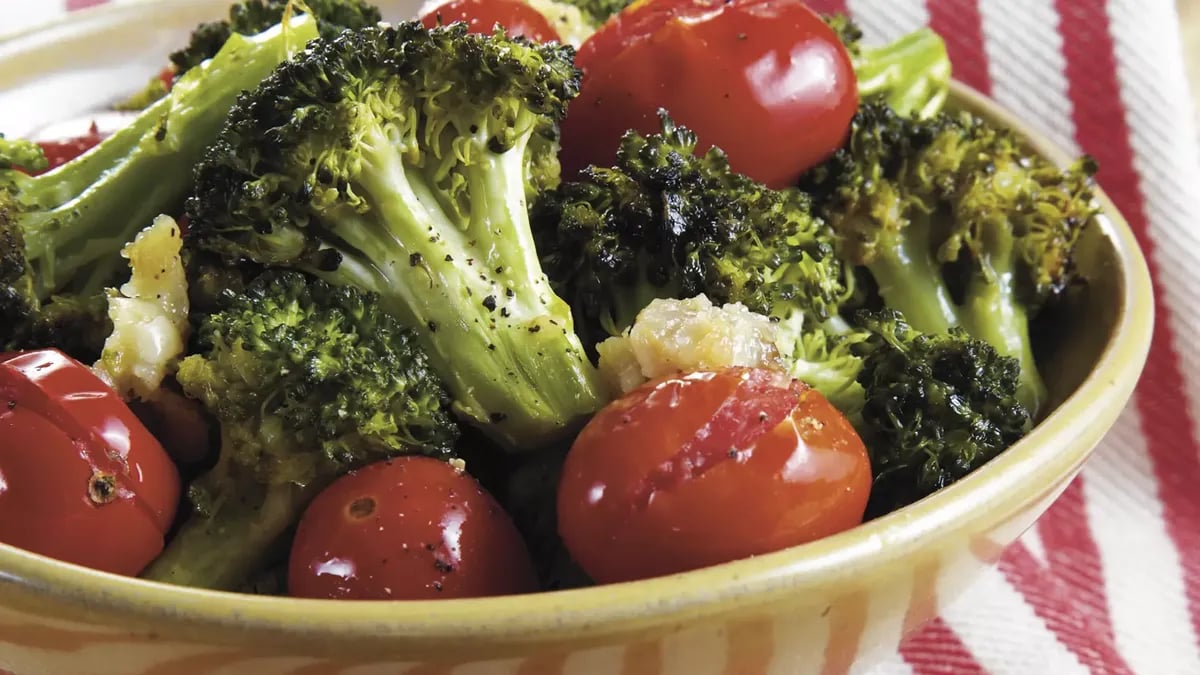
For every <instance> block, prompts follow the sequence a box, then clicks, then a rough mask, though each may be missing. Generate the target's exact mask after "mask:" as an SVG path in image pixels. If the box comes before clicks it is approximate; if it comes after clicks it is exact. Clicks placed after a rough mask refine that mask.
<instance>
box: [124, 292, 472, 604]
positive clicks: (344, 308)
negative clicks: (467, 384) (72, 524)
mask: <svg viewBox="0 0 1200 675" xmlns="http://www.w3.org/2000/svg"><path fill="white" fill-rule="evenodd" d="M222 300H223V302H222V304H223V307H222V309H221V310H220V311H218V312H217V313H215V314H211V315H209V316H207V317H206V318H205V319H204V320H203V321H202V322H201V324H200V327H199V330H198V332H197V335H196V345H197V348H196V351H195V352H194V353H193V354H191V355H190V356H188V357H187V358H185V359H184V360H183V362H182V363H181V364H180V366H179V372H178V374H177V376H176V377H177V380H178V382H179V384H180V386H181V387H182V388H183V391H184V393H185V394H187V395H188V396H191V397H193V398H196V399H199V400H200V401H201V402H202V403H203V404H204V406H205V407H206V408H207V409H208V410H209V412H210V413H211V414H212V415H213V416H214V417H215V418H216V419H217V420H218V422H219V423H220V436H221V449H220V455H219V459H218V460H217V464H216V466H214V467H213V468H212V469H211V470H210V471H209V472H208V473H206V474H205V475H203V476H202V477H200V478H198V479H197V480H196V481H194V482H193V483H192V485H191V486H190V487H189V489H188V496H189V499H190V501H191V503H192V505H193V508H194V513H193V514H192V516H191V517H190V518H189V519H188V520H187V521H185V522H184V524H183V526H182V529H181V530H180V531H179V532H178V534H176V535H175V537H174V538H173V539H172V540H171V542H170V544H169V545H168V546H167V548H166V550H165V551H164V552H163V554H162V556H160V557H159V559H158V560H156V561H155V562H154V563H153V564H152V565H151V566H150V568H149V569H148V570H147V571H146V572H145V573H144V574H143V576H145V577H146V578H149V579H153V580H157V581H166V582H171V583H175V584H182V585H188V586H200V587H205V588H215V589H232V588H236V587H238V586H240V585H242V584H243V583H245V582H247V581H248V580H249V579H250V578H251V576H252V575H253V574H255V573H256V572H258V571H260V567H261V565H262V564H263V563H264V562H265V561H267V560H268V559H269V557H270V555H271V553H272V549H273V547H274V546H276V545H277V544H278V543H279V542H280V540H281V538H284V537H285V535H286V533H287V531H288V529H289V528H290V527H291V526H292V525H294V524H295V522H296V521H297V520H298V519H299V517H300V514H301V512H302V510H303V508H304V506H305V505H306V504H307V502H308V501H309V500H311V498H312V497H313V496H314V495H315V493H316V492H318V491H320V490H321V488H323V487H324V486H325V485H327V484H328V483H330V482H331V481H332V480H333V479H334V478H336V477H337V476H339V475H341V474H343V473H345V472H346V471H348V470H351V469H353V468H355V467H358V466H363V465H365V464H367V463H369V462H371V461H374V460H378V459H382V458H384V457H388V456H392V455H397V454H402V453H422V454H428V455H433V456H438V457H449V455H450V453H451V451H452V449H453V444H454V442H455V439H456V438H457V428H456V425H455V422H454V419H453V417H452V415H451V413H450V409H449V397H448V396H447V394H446V393H445V391H444V390H443V389H442V386H441V384H440V382H439V381H438V379H437V376H436V375H435V374H434V373H433V371H432V370H431V369H430V367H429V363H428V360H427V358H426V357H425V355H424V353H423V352H422V351H421V349H420V346H419V345H418V341H417V339H416V336H415V335H414V334H413V332H412V331H410V330H408V329H406V328H403V327H402V326H401V325H400V324H399V323H398V322H396V321H395V320H394V319H393V318H392V317H391V316H390V315H389V314H387V313H385V312H382V311H380V309H379V306H378V299H377V298H376V297H375V296H373V295H371V294H368V293H364V292H361V291H358V290H356V289H352V288H347V287H338V286H331V285H329V284H326V283H325V282H322V281H320V280H317V279H314V278H311V277H308V276H307V275H304V274H302V273H299V272H288V271H271V272H267V273H265V274H264V275H263V276H261V277H259V278H258V279H255V280H254V281H252V282H251V283H250V285H249V286H248V288H247V289H246V290H245V292H244V293H242V294H236V293H233V292H229V293H226V294H225V295H224V297H223V299H222Z"/></svg>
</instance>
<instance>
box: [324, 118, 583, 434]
mask: <svg viewBox="0 0 1200 675" xmlns="http://www.w3.org/2000/svg"><path fill="white" fill-rule="evenodd" d="M528 126H529V128H530V130H532V127H533V125H532V120H530V124H529V125H528ZM367 127H368V128H367V129H365V130H364V132H363V133H362V135H361V136H360V138H359V143H360V156H361V159H362V161H363V163H364V167H363V170H362V171H360V172H358V179H357V181H358V183H359V184H358V185H357V186H356V193H358V194H361V195H363V196H364V197H365V198H366V200H367V201H368V202H369V203H370V205H371V211H372V212H373V213H375V214H376V215H375V216H374V217H376V218H378V219H379V221H380V222H379V224H378V225H371V224H349V223H348V222H344V224H345V225H347V226H344V227H338V228H337V229H336V235H335V236H334V237H331V238H333V239H335V240H337V239H340V241H342V242H343V243H344V244H345V245H346V250H344V251H343V262H342V264H341V265H340V266H339V268H338V269H337V270H335V271H332V272H324V273H322V274H323V275H324V276H326V278H328V279H329V280H330V281H333V282H342V283H346V282H347V281H351V282H352V283H354V284H356V285H360V286H365V287H367V288H370V289H372V290H374V291H375V292H377V293H379V294H380V296H381V303H382V304H383V306H384V307H386V308H387V309H388V311H389V313H392V314H393V315H395V316H397V317H398V318H400V319H401V320H402V321H404V322H405V323H407V324H408V325H410V326H412V327H414V328H416V329H417V331H418V334H419V335H420V338H421V341H422V345H423V347H424V348H425V350H426V352H427V353H428V355H429V357H430V360H431V363H432V364H433V365H434V368H435V370H436V371H437V372H438V373H439V374H440V375H441V377H442V380H443V382H444V383H445V384H446V387H447V389H448V390H449V391H450V392H451V394H452V396H454V398H455V404H454V405H455V409H456V410H457V411H458V412H459V413H460V414H463V415H465V416H466V417H468V418H469V419H471V420H473V421H474V422H475V423H476V424H477V425H478V426H480V427H481V428H483V429H484V430H485V431H486V432H487V433H489V435H491V436H492V437H493V438H496V439H497V440H499V441H500V442H502V443H504V444H506V445H508V446H509V447H510V448H512V449H522V450H531V449H534V448H536V447H538V446H541V445H544V444H546V443H549V442H551V441H553V440H555V439H557V438H559V437H561V436H562V435H563V434H564V433H566V432H569V431H570V430H571V428H572V427H573V426H574V425H575V424H576V423H577V422H578V420H579V419H581V418H582V417H583V416H585V415H587V414H588V413H591V412H593V411H595V409H596V408H597V407H599V405H600V402H601V400H600V393H599V392H600V388H599V383H598V380H597V379H596V377H595V373H594V369H593V368H592V366H591V364H590V362H588V361H587V359H586V356H585V353H584V351H583V347H582V345H581V344H580V342H579V338H578V337H576V336H575V333H574V328H573V325H572V321H571V314H570V309H569V308H568V307H567V305H566V303H564V302H563V301H562V300H561V299H560V298H559V297H558V296H556V295H555V294H554V293H553V292H552V291H551V289H550V286H549V283H548V282H547V280H546V277H545V275H544V274H543V273H542V271H541V265H540V262H539V260H538V258H537V253H536V250H535V248H534V244H533V236H532V234H531V232H530V226H529V216H528V211H527V207H526V203H525V187H526V168H525V149H526V145H527V143H528V142H529V138H530V136H531V133H532V131H530V132H527V133H525V134H523V135H521V136H519V137H517V138H516V139H515V140H514V142H513V144H512V146H511V147H509V148H508V149H506V150H504V151H503V152H494V151H492V150H490V149H485V148H486V139H487V138H488V137H489V134H488V132H487V130H486V129H484V130H480V131H479V132H478V134H477V135H476V142H477V147H474V148H471V149H469V150H464V151H465V152H474V153H475V155H476V156H474V157H473V158H472V163H471V164H470V165H469V168H468V169H467V170H466V175H465V178H466V182H467V186H466V188H465V189H466V192H467V194H469V195H470V200H469V207H468V212H467V213H466V214H465V218H464V217H461V216H460V215H458V214H457V213H456V212H455V211H454V210H453V209H451V208H447V206H446V205H445V204H443V202H442V200H441V199H439V198H438V196H437V195H438V194H439V193H440V192H442V190H440V189H437V188H435V186H434V180H435V177H436V170H437V169H436V167H432V168H426V169H424V170H422V169H419V168H415V167H410V166H407V165H406V163H405V157H404V156H403V155H402V150H399V149H398V147H399V145H400V144H399V143H398V142H397V141H396V140H395V139H392V138H390V137H389V135H388V133H387V131H386V130H385V129H382V128H379V126H378V125H367ZM431 174H433V175H431ZM338 217H339V218H343V219H344V221H348V220H349V219H352V218H362V217H364V216H359V215H357V214H344V215H342V214H339V216H338ZM460 221H465V222H460ZM356 258H360V260H355V259H356ZM364 258H365V260H366V261H367V262H366V263H364V262H362V260H361V259H364Z"/></svg>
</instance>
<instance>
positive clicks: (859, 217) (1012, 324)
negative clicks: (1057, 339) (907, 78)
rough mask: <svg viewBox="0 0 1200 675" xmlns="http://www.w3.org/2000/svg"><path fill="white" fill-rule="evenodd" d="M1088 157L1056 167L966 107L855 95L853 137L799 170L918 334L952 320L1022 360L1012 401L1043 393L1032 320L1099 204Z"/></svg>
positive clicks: (1067, 276)
mask: <svg viewBox="0 0 1200 675" xmlns="http://www.w3.org/2000/svg"><path fill="white" fill-rule="evenodd" d="M1094 171H1095V166H1094V164H1093V163H1092V162H1091V161H1090V160H1087V159H1086V158H1084V159H1082V160H1080V161H1078V162H1076V163H1075V164H1073V165H1072V166H1070V167H1067V168H1065V169H1064V168H1061V167H1058V166H1056V165H1054V164H1053V163H1051V162H1050V161H1049V160H1047V159H1045V158H1044V157H1042V156H1040V155H1038V154H1036V153H1034V152H1032V151H1030V150H1029V149H1028V148H1026V147H1025V146H1024V145H1022V144H1021V143H1020V141H1019V139H1018V138H1017V137H1016V136H1015V135H1014V134H1013V133H1012V132H1011V131H1006V130H1002V129H999V128H997V127H995V126H993V125H991V124H989V123H987V122H986V121H984V120H982V119H980V118H977V117H974V116H972V115H969V114H966V113H961V114H960V113H954V114H951V113H945V114H940V115H937V116H935V117H933V118H931V119H928V120H917V119H914V118H911V117H905V116H901V115H899V114H897V113H896V112H895V111H894V110H892V109H891V108H890V107H888V106H887V105H885V104H882V103H868V104H865V105H864V106H863V107H862V109H861V110H860V112H859V113H858V115H857V116H856V118H855V120H854V122H853V125H852V130H851V136H850V139H849V140H848V141H847V143H846V145H845V147H843V148H842V149H841V150H839V151H838V153H836V154H835V155H834V157H832V158H831V159H830V160H828V161H827V162H826V163H824V164H823V165H821V166H819V167H817V168H815V169H814V170H812V171H811V172H809V174H808V175H806V176H805V177H804V178H803V179H802V181H801V188H802V189H804V190H805V191H807V192H809V193H810V194H812V195H813V197H814V202H815V203H816V205H817V208H818V212H819V213H820V214H821V215H822V216H824V217H825V219H826V220H827V221H828V222H829V224H830V226H831V227H832V228H833V229H834V231H835V232H836V233H837V236H838V240H839V248H840V251H841V253H842V255H843V256H844V257H845V258H846V259H847V260H848V261H850V262H851V263H853V264H856V265H863V266H865V267H866V268H867V269H868V270H869V271H870V273H871V275H872V277H873V278H874V281H875V282H876V284H877V286H878V289H879V294H880V295H881V296H882V298H883V301H884V302H885V303H886V304H887V305H888V306H889V307H892V308H894V309H897V310H899V311H901V312H902V313H903V314H904V316H905V317H906V318H907V320H908V321H910V322H911V324H912V326H913V327H914V328H916V329H918V330H920V331H922V332H926V333H945V332H946V331H948V330H949V329H950V328H952V327H955V326H961V327H963V328H965V329H966V330H967V332H968V333H969V334H970V335H971V336H972V337H976V338H980V339H983V340H986V341H987V342H989V343H990V344H992V345H993V346H994V347H995V348H996V349H998V350H999V351H1000V352H1001V353H1002V354H1005V355H1008V356H1012V357H1014V358H1016V359H1017V360H1018V361H1019V362H1020V368H1021V380H1022V385H1021V400H1022V402H1023V403H1024V404H1025V406H1026V407H1027V408H1028V409H1029V410H1030V411H1031V412H1033V413H1034V414H1036V413H1037V411H1038V410H1039V409H1040V408H1041V406H1042V405H1043V404H1044V402H1045V399H1046V390H1045V385H1044V384H1043V383H1042V381H1041V376H1040V375H1039V373H1038V369H1037V364H1036V362H1035V359H1034V354H1033V346H1032V344H1031V341H1030V338H1029V320H1030V318H1031V317H1033V316H1035V315H1036V314H1037V312H1038V311H1039V310H1040V309H1041V308H1042V307H1043V306H1044V305H1046V304H1047V303H1049V302H1052V301H1053V300H1055V299H1056V298H1058V297H1059V296H1060V295H1061V294H1062V293H1063V291H1064V290H1065V289H1066V288H1067V287H1068V286H1070V285H1071V284H1072V283H1073V282H1074V281H1075V279H1076V275H1077V270H1076V266H1075V264H1074V257H1075V250H1076V248H1077V245H1078V242H1079V238H1080V235H1081V234H1082V232H1083V231H1084V228H1085V227H1087V226H1088V225H1089V224H1090V223H1092V222H1093V221H1094V219H1095V217H1096V215H1097V213H1098V212H1099V206H1098V204H1097V202H1096V200H1095V196H1094V194H1093V184H1092V174H1093V173H1094Z"/></svg>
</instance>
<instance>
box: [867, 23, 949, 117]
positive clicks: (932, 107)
mask: <svg viewBox="0 0 1200 675" xmlns="http://www.w3.org/2000/svg"><path fill="white" fill-rule="evenodd" d="M853 61H854V73H855V75H856V77H857V79H858V93H859V97H860V98H862V99H867V98H871V97H873V96H876V95H882V96H883V97H884V99H885V100H886V101H887V102H888V104H889V105H891V107H892V108H893V109H894V110H895V111H896V112H898V113H899V114H900V115H902V116H908V115H911V114H915V115H916V116H917V117H919V118H921V119H927V118H930V117H933V116H934V115H936V114H937V113H938V112H939V111H941V109H942V106H943V105H944V104H945V103H946V97H947V96H948V94H949V85H950V57H949V55H948V54H947V52H946V43H945V42H944V41H943V40H942V38H941V37H940V36H939V35H938V34H937V33H935V32H933V31H932V30H930V29H929V28H921V29H919V30H916V31H914V32H912V33H909V34H908V35H905V36H904V37H902V38H900V39H899V40H896V41H895V42H892V43H890V44H886V45H882V46H879V47H871V48H863V49H861V51H860V53H859V54H858V55H857V56H856V57H855V58H854V60H853Z"/></svg>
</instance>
